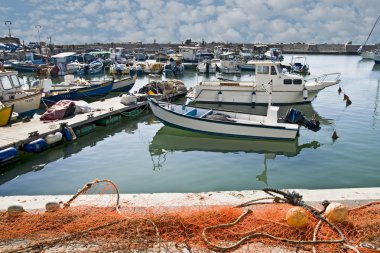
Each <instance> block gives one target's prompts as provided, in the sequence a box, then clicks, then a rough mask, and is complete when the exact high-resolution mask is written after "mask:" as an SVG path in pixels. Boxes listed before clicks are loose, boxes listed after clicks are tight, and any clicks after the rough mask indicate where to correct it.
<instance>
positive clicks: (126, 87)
mask: <svg viewBox="0 0 380 253" xmlns="http://www.w3.org/2000/svg"><path fill="white" fill-rule="evenodd" d="M136 78H137V77H136V76H133V77H132V76H127V77H123V78H120V79H115V80H114V83H113V86H112V91H116V92H128V91H130V90H131V89H132V88H133V86H134V85H135V82H136Z"/></svg>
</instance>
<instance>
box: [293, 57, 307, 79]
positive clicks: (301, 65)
mask: <svg viewBox="0 0 380 253" xmlns="http://www.w3.org/2000/svg"><path fill="white" fill-rule="evenodd" d="M290 71H291V72H293V73H299V74H303V75H307V74H309V65H308V64H307V59H306V57H305V56H296V57H292V61H291V62H290Z"/></svg>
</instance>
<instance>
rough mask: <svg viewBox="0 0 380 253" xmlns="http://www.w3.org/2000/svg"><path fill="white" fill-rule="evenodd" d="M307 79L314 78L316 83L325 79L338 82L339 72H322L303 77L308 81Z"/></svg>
mask: <svg viewBox="0 0 380 253" xmlns="http://www.w3.org/2000/svg"><path fill="white" fill-rule="evenodd" d="M309 80H314V81H315V82H317V83H319V82H324V81H326V80H328V81H335V82H339V81H340V73H339V72H337V73H329V74H323V75H321V76H318V77H313V78H308V79H305V81H309Z"/></svg>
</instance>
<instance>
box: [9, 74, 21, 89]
mask: <svg viewBox="0 0 380 253" xmlns="http://www.w3.org/2000/svg"><path fill="white" fill-rule="evenodd" d="M11 79H12V82H13V86H14V87H15V88H19V87H21V84H20V81H19V80H18V77H17V76H11Z"/></svg>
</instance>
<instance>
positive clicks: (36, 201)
mask: <svg viewBox="0 0 380 253" xmlns="http://www.w3.org/2000/svg"><path fill="white" fill-rule="evenodd" d="M293 190H294V191H296V192H298V193H299V194H301V195H302V196H303V200H304V201H305V202H308V203H312V202H317V203H320V202H322V201H323V200H329V201H339V202H345V203H350V204H355V202H369V201H378V200H380V187H377V188H346V189H323V190H306V189H289V191H293ZM268 196H269V195H267V194H266V193H264V192H263V191H259V190H254V191H253V190H252V191H224V192H201V193H152V194H121V195H120V204H121V206H134V207H169V206H170V207H176V206H177V207H180V206H207V205H231V206H233V205H238V204H241V203H244V202H247V201H250V200H253V199H258V198H262V197H268ZM71 197H72V195H40V196H3V197H0V210H6V209H7V208H8V207H9V206H10V205H21V206H23V207H24V209H26V210H36V209H44V208H45V204H46V203H47V202H51V201H56V202H59V201H62V202H66V201H67V200H69V199H70V198H71ZM99 199H102V201H100V202H99ZM110 200H111V199H110V198H107V197H106V196H104V197H103V198H99V196H98V195H87V196H86V203H94V204H96V205H97V206H105V205H107V204H108V205H109V204H110ZM102 202H103V203H102Z"/></svg>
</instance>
